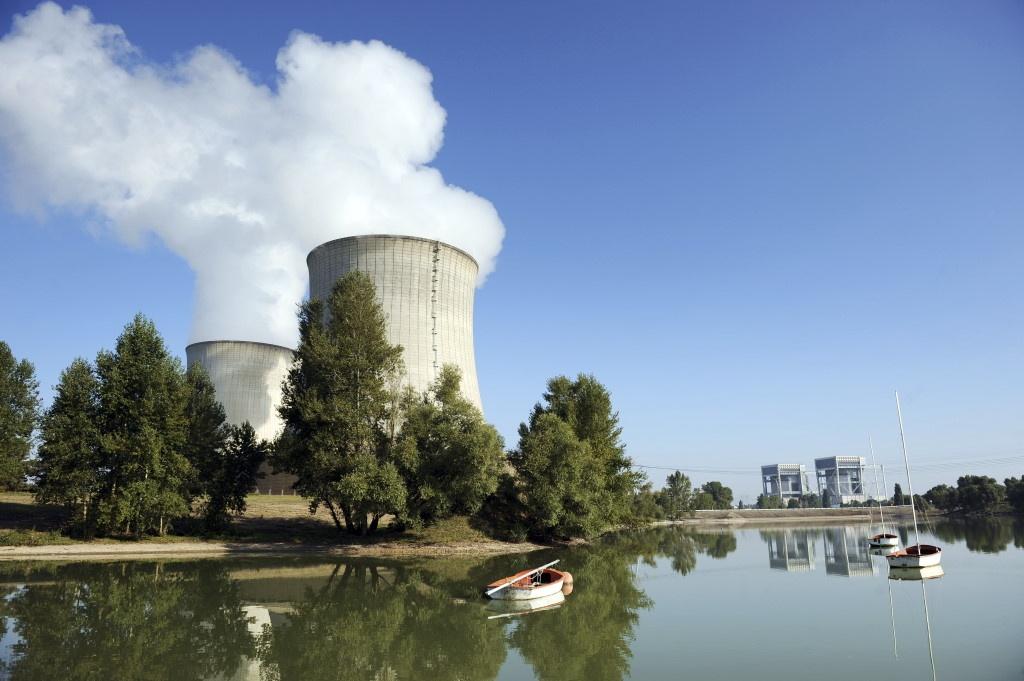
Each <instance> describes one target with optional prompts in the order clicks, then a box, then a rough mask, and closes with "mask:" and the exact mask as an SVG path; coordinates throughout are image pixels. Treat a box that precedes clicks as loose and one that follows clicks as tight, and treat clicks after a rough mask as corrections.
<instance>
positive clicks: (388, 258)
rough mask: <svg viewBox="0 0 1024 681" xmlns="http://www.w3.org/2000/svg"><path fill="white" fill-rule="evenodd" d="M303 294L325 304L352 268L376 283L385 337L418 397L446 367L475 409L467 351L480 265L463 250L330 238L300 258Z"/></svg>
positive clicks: (415, 241) (393, 239) (399, 239)
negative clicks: (399, 351)
mask: <svg viewBox="0 0 1024 681" xmlns="http://www.w3.org/2000/svg"><path fill="white" fill-rule="evenodd" d="M306 264H307V265H308V266H309V295H310V297H311V298H314V299H316V298H318V299H321V300H326V299H327V297H328V296H329V295H330V293H331V289H332V288H333V287H334V283H335V282H336V281H337V280H338V279H340V278H341V277H342V276H344V275H345V274H347V273H348V272H351V271H352V270H360V271H362V272H365V273H366V274H368V275H369V276H370V279H372V280H373V283H374V284H375V285H376V286H377V296H378V299H379V300H380V303H381V306H382V307H383V309H384V314H385V315H386V316H387V327H388V340H389V341H390V342H391V343H393V344H397V345H401V346H402V348H403V349H404V354H403V359H404V361H405V383H406V384H408V385H411V386H412V387H413V388H415V389H416V390H417V391H419V392H422V391H423V390H425V389H426V388H427V386H429V385H430V383H431V382H432V381H433V380H434V378H435V377H436V376H437V375H438V373H439V371H440V369H441V367H442V366H443V365H445V364H454V365H455V366H457V367H458V368H459V369H460V370H461V371H462V394H463V395H465V396H466V399H468V400H469V401H470V402H472V403H473V404H475V405H476V406H477V407H480V406H481V404H480V386H479V385H478V384H477V378H476V359H475V357H474V354H473V296H474V295H475V293H476V280H477V274H478V271H479V267H478V266H477V263H476V260H474V259H473V258H472V257H471V256H469V255H468V254H467V253H465V252H464V251H461V250H459V249H457V248H454V247H453V246H449V245H448V244H445V243H442V242H440V241H431V240H429V239H421V238H417V237H408V236H389V235H374V236H353V237H347V238H345V239H336V240H334V241H328V242H327V243H325V244H322V245H320V246H317V247H316V248H314V249H313V250H312V251H311V252H310V254H309V256H308V257H307V258H306Z"/></svg>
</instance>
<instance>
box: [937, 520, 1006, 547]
mask: <svg viewBox="0 0 1024 681" xmlns="http://www.w3.org/2000/svg"><path fill="white" fill-rule="evenodd" d="M930 529H931V531H932V533H933V534H935V536H936V537H938V538H939V539H941V540H942V541H944V542H947V543H953V542H964V543H965V544H966V546H967V550H968V551H978V552H980V553H1000V552H1002V551H1005V550H1006V549H1007V548H1009V546H1010V544H1013V546H1015V547H1016V548H1024V518H1019V517H1017V518H1008V517H1005V516H1002V517H1000V516H996V517H980V518H978V517H975V518H970V517H946V518H940V519H938V520H936V521H935V522H934V523H933V524H932V525H931V528H930Z"/></svg>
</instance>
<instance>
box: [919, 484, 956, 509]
mask: <svg viewBox="0 0 1024 681" xmlns="http://www.w3.org/2000/svg"><path fill="white" fill-rule="evenodd" d="M924 498H925V499H927V500H928V501H930V502H931V503H932V504H934V505H935V508H937V509H939V510H940V511H947V512H948V511H955V510H956V509H957V505H958V503H959V502H958V499H957V491H956V488H954V487H950V486H949V485H936V486H935V487H932V488H931V489H930V490H928V491H927V492H925V493H924Z"/></svg>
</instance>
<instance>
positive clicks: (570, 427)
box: [509, 374, 643, 538]
mask: <svg viewBox="0 0 1024 681" xmlns="http://www.w3.org/2000/svg"><path fill="white" fill-rule="evenodd" d="M544 401H545V404H537V405H536V406H535V407H534V409H533V413H532V414H531V415H530V421H529V423H524V424H521V425H520V426H519V447H518V448H517V449H516V450H515V451H513V452H512V453H511V454H510V457H509V458H510V462H511V464H512V466H513V467H514V469H515V471H516V475H517V480H516V482H517V484H518V485H519V498H520V500H521V501H522V502H523V508H524V509H525V517H526V519H527V523H528V526H529V530H530V532H531V533H532V534H534V535H537V536H542V537H563V538H568V537H589V536H593V535H594V534H597V533H598V532H600V531H602V530H603V529H605V528H607V527H609V526H613V525H617V524H621V523H624V522H627V521H628V520H629V519H630V514H631V512H632V508H633V495H634V493H635V490H636V488H637V487H638V486H639V485H640V484H641V482H642V479H643V475H642V474H640V473H637V472H636V471H633V470H632V469H631V462H630V460H629V458H628V457H627V456H626V454H625V447H624V445H623V444H622V441H621V435H622V429H621V428H620V427H619V417H618V414H617V413H616V412H615V411H613V409H612V403H611V395H610V394H609V393H608V390H607V389H606V388H605V387H604V386H603V385H601V383H600V382H598V381H597V379H596V378H594V377H593V376H588V375H583V374H581V375H579V376H577V378H576V380H571V379H569V378H566V377H565V376H559V377H557V378H553V379H551V380H550V381H548V390H547V392H546V393H545V394H544Z"/></svg>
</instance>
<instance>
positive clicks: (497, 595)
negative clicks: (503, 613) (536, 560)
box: [484, 560, 572, 601]
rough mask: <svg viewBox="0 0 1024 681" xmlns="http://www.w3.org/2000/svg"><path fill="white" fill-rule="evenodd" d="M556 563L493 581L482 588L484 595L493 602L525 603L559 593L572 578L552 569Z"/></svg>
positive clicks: (566, 573)
mask: <svg viewBox="0 0 1024 681" xmlns="http://www.w3.org/2000/svg"><path fill="white" fill-rule="evenodd" d="M557 562H558V561H557V560H556V561H552V562H551V563H548V564H547V565H542V566H541V567H539V568H534V569H532V570H523V571H522V572H517V573H515V574H514V575H509V576H508V577H502V578H501V579H499V580H496V581H493V582H491V583H490V584H488V585H487V586H485V587H484V595H485V596H487V597H488V598H493V599H495V600H505V601H525V600H532V599H534V598H545V597H547V596H552V595H554V594H556V593H561V592H562V588H563V587H565V586H566V585H567V584H571V583H572V576H571V575H569V573H568V572H563V571H561V570H554V569H552V567H551V566H552V565H554V564H555V563H557Z"/></svg>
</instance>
